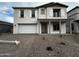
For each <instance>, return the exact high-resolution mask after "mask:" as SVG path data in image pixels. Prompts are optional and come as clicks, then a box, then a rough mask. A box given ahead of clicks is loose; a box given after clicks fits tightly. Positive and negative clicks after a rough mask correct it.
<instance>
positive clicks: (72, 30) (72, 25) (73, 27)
mask: <svg viewBox="0 0 79 59" xmlns="http://www.w3.org/2000/svg"><path fill="white" fill-rule="evenodd" d="M71 26H72V31H74V24H73V23H72V24H71Z"/></svg>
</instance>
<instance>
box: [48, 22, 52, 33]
mask: <svg viewBox="0 0 79 59" xmlns="http://www.w3.org/2000/svg"><path fill="white" fill-rule="evenodd" d="M50 26H51V22H50V21H49V26H48V33H49V34H51V32H50V30H51V27H50Z"/></svg>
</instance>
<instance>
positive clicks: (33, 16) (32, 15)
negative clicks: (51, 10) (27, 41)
mask: <svg viewBox="0 0 79 59" xmlns="http://www.w3.org/2000/svg"><path fill="white" fill-rule="evenodd" d="M33 13H34V14H33ZM31 17H32V18H35V9H32V10H31Z"/></svg>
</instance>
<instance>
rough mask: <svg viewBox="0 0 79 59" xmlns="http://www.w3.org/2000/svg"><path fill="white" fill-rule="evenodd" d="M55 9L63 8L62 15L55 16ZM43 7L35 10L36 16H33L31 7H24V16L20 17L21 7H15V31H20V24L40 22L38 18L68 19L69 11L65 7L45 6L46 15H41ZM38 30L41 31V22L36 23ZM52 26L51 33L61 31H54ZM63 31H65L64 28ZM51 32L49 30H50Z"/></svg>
mask: <svg viewBox="0 0 79 59" xmlns="http://www.w3.org/2000/svg"><path fill="white" fill-rule="evenodd" d="M53 9H61V17H53ZM40 10H41V8H39V9H36V10H35V18H32V17H31V15H32V12H31V9H24V18H21V17H20V9H14V26H13V27H14V28H13V32H14V34H16V33H19V32H18V31H19V26H18V24H33V23H34V24H35V23H38V20H37V19H52V20H53V19H67V13H66V8H64V7H55V6H54V7H48V8H45V15H41V11H40ZM36 27H37V30H36V33H41V26H40V24H39V25H38V24H37V25H36ZM50 27H51V29H50V30H51V33H59V31H56V32H53V31H52V26H50ZM63 31H65V30H64V29H63ZM48 33H49V31H48Z"/></svg>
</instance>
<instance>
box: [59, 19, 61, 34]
mask: <svg viewBox="0 0 79 59" xmlns="http://www.w3.org/2000/svg"><path fill="white" fill-rule="evenodd" d="M59 27H60V31H59V34H61V20H60V21H59Z"/></svg>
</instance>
